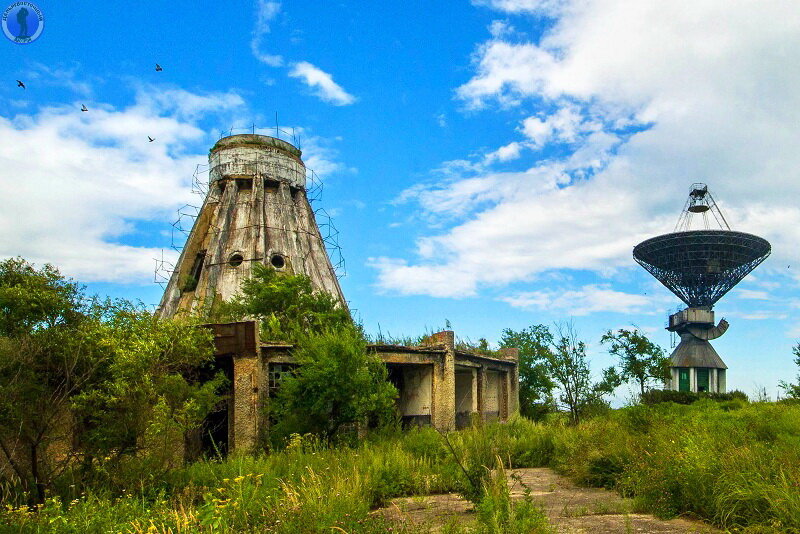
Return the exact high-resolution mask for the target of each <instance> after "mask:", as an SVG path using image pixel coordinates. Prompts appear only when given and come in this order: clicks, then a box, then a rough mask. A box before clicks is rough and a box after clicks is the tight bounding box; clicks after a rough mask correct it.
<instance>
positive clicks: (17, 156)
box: [0, 0, 800, 399]
mask: <svg viewBox="0 0 800 534" xmlns="http://www.w3.org/2000/svg"><path fill="white" fill-rule="evenodd" d="M9 3H10V2H9ZM37 5H38V6H39V8H40V9H41V10H42V12H43V13H44V16H45V29H44V32H43V33H42V35H41V37H40V38H39V39H38V40H37V41H35V42H33V43H31V44H28V45H24V46H21V45H16V44H14V43H11V42H10V41H7V40H4V41H2V42H0V65H2V66H3V72H4V73H5V81H4V82H3V83H2V84H0V194H2V198H3V199H4V202H3V209H2V210H0V256H3V257H8V256H14V255H22V256H24V257H26V258H28V259H30V260H32V261H35V262H39V263H41V262H45V261H47V262H52V263H54V264H56V265H58V266H60V267H61V269H62V271H63V272H65V273H66V274H68V275H70V276H73V277H75V278H76V279H78V280H80V281H82V282H84V283H86V284H87V286H88V289H89V291H90V292H97V293H100V294H109V295H114V296H124V297H128V298H134V299H141V300H142V301H144V302H145V303H148V304H154V303H156V302H157V301H158V300H159V298H160V295H161V288H160V287H159V286H158V285H156V284H154V283H153V282H152V280H153V273H152V270H153V267H154V260H153V258H154V257H156V256H160V254H161V250H162V249H164V250H165V254H166V256H167V257H168V258H169V257H172V256H171V254H172V252H171V249H170V242H171V236H170V233H171V225H170V223H171V222H172V221H173V220H174V219H175V218H176V212H177V210H178V209H180V208H181V206H183V205H184V204H198V203H199V199H197V197H196V196H195V195H193V194H192V192H191V181H192V173H193V172H194V169H195V167H196V165H197V164H202V163H203V162H204V161H205V158H206V154H207V150H208V148H209V147H210V146H211V145H212V144H213V143H214V141H215V140H216V139H217V138H218V137H219V135H220V132H222V131H226V130H229V129H230V128H244V127H250V126H251V125H253V124H255V125H256V126H258V127H261V128H270V127H273V126H274V124H275V114H276V113H277V114H278V121H279V123H280V126H281V127H282V128H285V129H292V128H294V130H295V132H296V133H297V134H298V135H299V137H300V144H301V148H302V149H303V151H304V158H305V160H306V163H307V164H308V167H309V168H313V169H315V171H316V172H317V174H318V175H319V176H321V177H322V179H323V181H324V183H325V189H324V193H323V196H322V199H321V200H320V201H319V206H321V207H324V208H325V210H326V211H327V212H328V213H330V214H331V215H333V216H334V222H335V224H336V226H337V227H338V229H339V231H340V244H341V246H342V247H343V253H344V256H345V258H346V261H347V276H346V277H345V278H343V279H342V287H343V290H344V292H345V294H346V296H347V298H348V299H349V301H350V304H351V307H352V308H354V309H355V310H357V314H358V316H359V317H360V318H361V320H362V321H363V322H364V324H365V326H366V328H367V330H368V331H370V332H377V330H378V325H380V329H381V330H382V331H383V332H384V333H386V332H390V333H392V334H397V335H404V334H408V335H414V334H417V333H420V332H422V331H424V330H425V329H431V328H437V327H441V326H443V325H444V324H445V321H446V320H449V321H450V323H451V324H452V326H453V328H454V329H455V330H456V332H457V334H458V335H459V336H461V337H467V338H471V339H473V340H476V339H478V338H480V337H486V338H487V339H489V340H490V341H493V342H494V341H496V340H497V339H498V338H499V336H500V332H501V331H502V329H503V328H514V329H521V328H524V327H525V326H528V325H530V324H536V323H544V324H552V323H553V322H554V321H561V320H568V319H570V318H571V319H573V320H574V323H575V325H576V327H577V328H578V330H579V332H580V334H581V336H582V337H583V338H584V339H586V340H587V341H588V343H589V348H590V355H591V357H592V364H593V367H594V368H595V369H597V370H599V369H600V368H601V367H603V366H606V365H608V364H610V363H611V360H610V358H609V356H608V355H607V354H606V353H605V351H604V350H603V347H602V346H600V345H599V338H600V336H601V334H602V332H603V331H604V330H606V329H609V328H621V327H629V326H630V325H632V324H635V325H638V326H639V327H641V328H643V329H645V330H646V331H647V332H649V333H651V334H652V337H653V339H654V340H656V341H657V342H659V343H660V344H661V345H662V346H664V347H665V348H669V347H670V337H669V334H668V333H667V332H666V331H664V329H663V327H664V323H665V320H666V316H667V314H668V313H669V312H670V311H674V310H675V309H676V308H677V306H678V305H679V304H680V303H679V301H678V299H677V298H675V297H674V296H673V295H671V294H670V293H669V292H668V291H667V290H666V289H663V288H661V287H660V286H659V285H658V283H657V282H655V281H654V280H653V279H652V278H650V276H649V275H648V274H647V273H646V272H645V271H644V270H643V269H641V268H640V267H639V266H638V265H636V264H635V263H634V262H633V260H632V259H631V249H632V247H633V245H635V244H636V243H637V242H639V241H641V240H643V239H645V238H647V237H650V236H653V235H657V234H661V233H666V232H669V231H671V230H672V228H673V227H674V224H675V222H676V220H677V218H678V215H679V212H680V209H681V207H682V206H683V203H684V201H685V198H686V195H687V193H688V190H689V187H690V185H691V183H693V182H696V181H704V182H707V183H708V184H709V186H710V188H711V190H712V191H713V192H714V193H715V196H716V198H717V201H718V202H719V204H720V206H721V208H722V210H723V211H724V213H725V215H726V217H727V218H728V220H729V222H730V223H731V226H732V227H733V229H736V230H742V231H748V232H752V233H755V234H758V235H761V236H763V237H765V238H767V239H768V240H770V242H771V243H772V245H773V254H772V256H771V257H770V258H769V259H768V260H767V261H766V262H765V263H764V264H763V265H762V266H760V267H759V268H758V269H757V270H756V271H755V272H754V273H753V275H751V276H750V277H748V278H747V279H746V280H745V281H744V282H743V283H742V284H740V286H738V287H737V288H736V289H734V290H732V291H731V292H730V293H729V294H728V295H726V296H725V297H724V298H723V299H722V300H721V301H720V303H719V304H718V305H717V307H716V312H717V317H718V318H719V317H722V316H725V317H726V318H728V320H729V321H730V323H731V328H730V330H729V331H728V333H727V334H726V335H725V336H723V337H722V338H720V339H719V340H717V341H716V342H715V346H716V348H717V350H718V351H719V353H720V355H721V356H722V357H723V359H724V360H725V361H726V363H727V364H728V365H729V367H730V370H729V379H728V384H729V387H730V388H740V389H743V390H745V391H748V392H752V391H753V390H754V389H755V388H756V387H759V386H763V387H765V388H766V389H767V391H768V393H770V394H771V395H772V396H773V397H774V396H775V395H776V394H777V392H778V390H777V382H778V381H779V380H786V379H791V378H792V377H794V375H795V374H796V369H794V368H793V365H792V363H791V347H792V346H793V344H795V343H796V342H797V339H798V337H800V328H799V327H798V325H797V321H796V319H797V311H798V309H799V308H800V293H799V292H798V275H797V274H795V273H797V272H798V270H800V257H799V256H800V254H798V247H797V246H796V243H797V242H798V238H800V208H798V206H797V200H796V199H797V198H798V194H800V180H798V178H799V177H798V169H800V151H797V148H796V147H797V146H800V134H799V133H798V128H797V124H800V92H798V91H796V87H798V85H800V21H798V19H797V17H796V16H795V15H796V13H795V12H794V11H795V10H794V9H793V8H792V6H790V5H789V3H781V2H776V3H759V5H757V6H756V5H755V4H746V3H737V5H732V4H731V3H729V2H721V1H715V2H714V1H698V2H692V3H691V5H689V4H680V5H679V3H673V4H668V5H665V4H664V3H663V2H655V1H652V2H651V1H645V0H643V1H641V2H636V3H635V4H634V3H630V2H623V1H614V0H611V1H599V0H587V1H581V2H571V1H568V0H563V1H562V0H481V1H478V0H476V1H473V2H469V1H463V2H448V3H447V4H439V5H432V4H431V3H430V2H420V1H410V2H382V3H380V4H379V5H378V4H375V3H372V2H350V1H337V2H305V1H295V2H291V3H289V2H286V3H283V4H280V3H278V2H268V1H256V2H231V3H228V4H226V5H225V6H224V7H222V8H219V9H212V8H210V7H206V8H204V9H199V8H197V3H196V2H173V3H169V4H166V5H158V6H156V4H150V5H148V4H145V3H132V4H127V5H126V6H125V8H124V9H121V8H119V7H117V6H116V5H114V4H109V3H107V2H106V3H100V2H92V1H87V2H83V3H82V4H81V5H80V6H77V7H76V6H75V5H74V4H73V5H65V4H64V3H62V2H49V1H40V2H37ZM442 6H446V7H442ZM0 7H4V6H0ZM156 63H159V64H161V65H162V66H163V69H164V70H163V71H162V72H156V71H155V68H154V67H155V64H156ZM16 79H21V80H24V81H25V83H26V85H27V89H24V90H23V89H21V88H18V87H16V82H15V80H16ZM81 105H86V106H87V108H88V109H89V111H88V112H85V113H82V112H81V111H80V107H81ZM264 132H265V133H269V132H268V130H264ZM148 135H149V136H151V137H154V138H155V139H156V140H155V141H154V142H153V143H148V142H147V136H148ZM793 264H796V268H795V266H794V265H793ZM627 395H628V393H627V390H625V389H624V388H623V390H621V391H620V392H619V395H618V396H619V398H621V399H624V398H625V397H626V396H627Z"/></svg>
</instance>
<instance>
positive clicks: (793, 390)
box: [779, 343, 800, 399]
mask: <svg viewBox="0 0 800 534" xmlns="http://www.w3.org/2000/svg"><path fill="white" fill-rule="evenodd" d="M792 352H793V353H794V363H795V365H797V367H800V343H798V344H797V345H795V346H794V347H792ZM779 386H780V387H781V389H783V390H784V391H785V392H786V396H788V397H789V398H791V399H800V374H798V376H797V383H796V384H792V383H790V382H785V381H783V380H781V381H780V383H779Z"/></svg>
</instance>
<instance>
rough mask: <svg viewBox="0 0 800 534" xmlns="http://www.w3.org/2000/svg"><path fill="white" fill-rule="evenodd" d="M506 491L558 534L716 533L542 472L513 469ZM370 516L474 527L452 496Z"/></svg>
mask: <svg viewBox="0 0 800 534" xmlns="http://www.w3.org/2000/svg"><path fill="white" fill-rule="evenodd" d="M509 486H510V487H511V495H512V497H514V498H517V499H520V498H522V496H523V495H524V494H525V492H526V491H527V492H528V494H529V495H531V497H532V498H533V500H534V502H536V503H537V504H538V505H540V506H541V507H542V509H543V510H544V511H545V513H546V514H547V516H548V518H549V519H550V524H551V525H554V526H555V527H556V528H557V530H558V532H559V533H569V534H573V533H575V534H577V533H583V532H586V533H591V534H607V533H608V534H611V533H620V532H621V533H629V532H653V533H663V534H672V533H686V532H697V533H709V534H711V533H714V534H716V533H719V532H720V531H719V530H717V529H714V528H712V527H710V526H708V525H706V524H704V523H701V522H698V521H690V520H687V519H671V520H669V521H664V520H661V519H656V518H655V517H653V516H651V515H647V514H634V513H631V503H630V501H629V500H627V499H623V498H622V497H620V496H619V495H617V494H616V493H613V492H611V491H608V490H605V489H598V488H583V487H580V486H576V485H575V484H573V483H572V482H570V481H569V480H568V479H567V478H565V477H563V476H561V475H559V474H557V473H556V472H555V471H553V470H551V469H547V468H532V469H514V470H512V471H510V472H509ZM375 513H377V514H380V515H383V516H385V517H387V518H389V519H392V520H393V521H398V522H404V523H407V524H410V525H414V526H417V527H419V529H420V530H425V529H430V530H431V531H433V532H435V531H437V530H439V529H441V528H442V527H443V526H444V525H447V524H448V523H452V522H456V523H458V524H460V525H471V524H474V523H475V515H474V513H473V512H472V504H471V503H469V502H468V501H466V500H464V499H462V498H461V497H459V496H458V495H456V494H453V493H449V494H445V495H428V496H424V497H404V498H398V499H393V500H392V503H391V505H390V506H387V507H385V508H382V509H380V510H377V511H376V512H375Z"/></svg>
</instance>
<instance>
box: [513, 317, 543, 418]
mask: <svg viewBox="0 0 800 534" xmlns="http://www.w3.org/2000/svg"><path fill="white" fill-rule="evenodd" d="M552 343H553V335H552V334H551V333H550V329H549V328H547V326H545V325H541V324H537V325H532V326H529V327H527V328H524V329H523V330H519V331H514V330H511V329H510V328H506V329H505V330H503V334H502V337H501V338H500V346H501V347H514V348H518V349H519V405H520V413H521V414H522V415H524V416H526V417H530V418H532V419H540V418H541V417H542V416H543V415H544V414H546V413H547V412H548V411H550V410H551V409H552V407H553V404H554V400H553V388H555V383H553V379H552V378H551V377H550V373H549V371H548V365H549V361H550V357H551V354H550V346H551V345H552Z"/></svg>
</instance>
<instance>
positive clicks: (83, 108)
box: [81, 104, 89, 111]
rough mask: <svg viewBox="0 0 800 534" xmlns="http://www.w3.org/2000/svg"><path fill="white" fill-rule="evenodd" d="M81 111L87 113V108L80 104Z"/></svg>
mask: <svg viewBox="0 0 800 534" xmlns="http://www.w3.org/2000/svg"><path fill="white" fill-rule="evenodd" d="M81 111H89V108H87V107H86V104H81Z"/></svg>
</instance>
